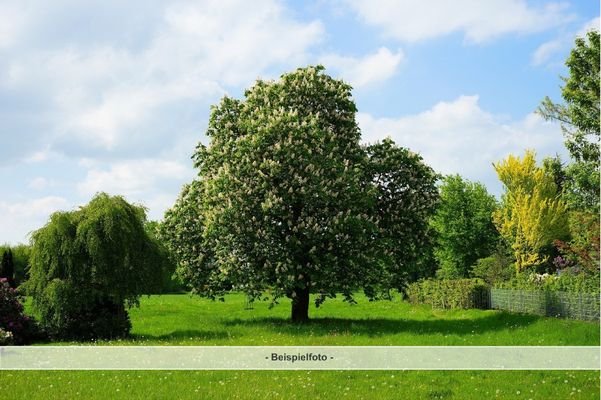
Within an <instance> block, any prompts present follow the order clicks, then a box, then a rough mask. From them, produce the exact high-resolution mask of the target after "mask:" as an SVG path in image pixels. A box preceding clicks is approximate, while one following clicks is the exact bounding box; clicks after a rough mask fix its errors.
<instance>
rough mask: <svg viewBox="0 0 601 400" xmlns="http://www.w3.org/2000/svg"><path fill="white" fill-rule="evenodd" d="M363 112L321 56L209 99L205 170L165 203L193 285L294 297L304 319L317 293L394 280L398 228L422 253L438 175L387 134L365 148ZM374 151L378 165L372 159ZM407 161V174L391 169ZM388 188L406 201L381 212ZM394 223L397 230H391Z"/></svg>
mask: <svg viewBox="0 0 601 400" xmlns="http://www.w3.org/2000/svg"><path fill="white" fill-rule="evenodd" d="M355 112H356V107H355V104H354V102H353V100H352V98H351V87H350V86H348V85H347V84H345V83H344V82H342V81H338V80H335V79H332V78H331V77H329V76H328V75H326V74H324V73H323V67H320V66H319V67H308V68H301V69H298V70H296V71H295V72H292V73H288V74H284V75H283V76H282V77H281V79H280V80H279V81H275V82H265V81H258V82H257V83H256V84H255V85H254V86H253V87H252V88H251V89H249V90H247V91H246V93H245V98H244V100H243V101H239V100H235V99H231V98H227V97H226V98H224V99H222V101H221V103H220V104H219V105H218V106H216V107H214V108H213V110H212V113H211V118H210V122H209V128H208V131H207V135H208V137H209V139H210V143H209V145H208V146H204V145H202V144H201V145H199V146H198V148H197V151H196V154H195V156H194V159H195V162H196V166H197V168H198V169H199V176H198V179H197V180H196V181H194V182H193V183H192V184H190V185H188V186H186V187H184V190H183V192H182V194H181V196H180V198H179V199H178V201H177V202H176V205H175V206H174V207H173V209H172V210H170V211H168V212H167V214H166V217H165V221H164V223H163V227H164V228H163V234H162V235H163V236H164V237H166V242H167V243H168V244H169V245H170V246H171V248H172V250H173V252H174V253H175V254H176V255H177V256H178V261H179V264H180V267H179V270H180V271H182V272H183V274H184V276H186V277H188V278H189V280H190V281H191V284H192V285H193V286H194V288H195V290H196V292H197V293H199V294H201V295H205V296H209V297H219V296H221V295H222V294H223V293H224V292H225V291H226V290H228V289H229V288H235V289H238V290H242V291H244V292H246V293H247V294H248V295H249V296H250V298H251V299H254V298H258V297H260V296H262V295H263V294H265V293H267V294H269V295H270V296H271V298H272V299H273V301H274V302H275V301H277V299H278V298H281V297H284V296H286V297H289V298H290V299H292V312H291V318H292V320H293V321H304V320H306V319H307V318H308V307H309V296H310V294H311V293H314V294H315V295H316V299H315V301H316V304H317V305H319V304H320V303H321V302H323V301H324V300H325V299H326V298H328V297H334V296H336V294H337V293H342V295H343V296H344V297H345V299H346V300H347V301H353V293H354V292H355V291H356V290H358V289H360V288H363V289H364V290H365V291H366V293H368V295H370V296H372V297H374V296H375V295H376V293H378V292H379V291H380V290H382V289H385V288H386V287H390V286H391V285H394V284H397V283H398V279H397V275H398V272H399V270H401V269H402V268H400V267H399V265H402V264H399V263H398V261H399V259H398V257H395V256H394V254H391V252H390V251H385V254H386V255H385V256H383V255H382V253H383V251H381V250H390V248H391V247H392V246H391V244H390V241H388V243H389V244H384V243H386V240H387V238H388V239H390V238H392V237H395V238H397V239H398V238H399V236H402V240H404V241H406V243H403V244H402V246H406V248H408V249H411V253H410V254H409V257H413V254H416V253H418V252H419V246H420V240H421V236H420V235H419V234H421V232H422V231H423V230H420V229H421V228H420V227H421V226H423V225H424V224H425V223H424V222H423V221H421V220H420V218H422V217H423V216H424V215H425V214H427V211H424V210H429V209H431V208H432V206H431V205H430V202H433V201H434V200H435V189H434V184H433V181H434V180H435V177H434V174H433V173H432V172H431V170H430V169H428V168H427V167H422V164H421V159H419V158H418V157H416V156H411V155H409V154H408V153H406V152H405V151H403V150H399V149H398V148H397V147H396V146H394V145H393V144H392V143H391V142H387V143H385V144H383V145H382V146H383V147H371V148H369V150H367V151H366V149H364V148H362V147H361V145H360V143H359V139H360V131H359V128H358V126H357V123H356V121H355ZM368 153H369V155H368ZM384 153H386V154H384ZM370 157H371V158H372V159H377V160H379V161H378V162H380V163H381V165H380V166H378V167H377V168H371V167H370V164H369V160H370ZM403 166H405V169H404V171H407V175H406V176H403V174H400V173H395V172H394V171H393V170H391V168H399V167H403ZM413 166H414V167H416V169H415V170H414V169H412V167H413ZM378 168H380V169H378ZM420 174H421V175H420ZM420 176H422V177H423V178H424V180H423V182H421V181H419V179H418V178H419V177H420ZM376 179H380V180H381V181H382V182H389V183H383V184H381V185H378V184H377V183H376V182H374V180H376ZM397 179H402V180H401V181H399V182H398V184H397V182H396V180H397ZM430 187H431V188H430ZM387 188H391V189H392V188H395V189H394V190H395V191H394V193H384V191H385V190H387ZM414 192H415V193H414ZM432 192H434V194H432ZM386 196H392V197H393V198H398V199H399V200H402V201H399V203H398V204H396V205H395V207H392V205H391V206H390V207H391V208H390V212H391V213H398V214H399V215H398V216H394V217H390V218H389V219H388V222H386V223H385V222H384V221H385V220H386V218H384V217H383V216H382V214H381V213H380V214H378V213H377V212H376V210H377V209H378V207H379V209H380V210H381V209H385V208H386V206H384V205H383V204H382V203H381V202H382V200H383V199H384V198H385V197H386ZM411 218H414V219H415V221H417V220H419V221H418V222H415V223H414V221H412V219H411ZM400 221H406V222H407V223H408V225H407V227H406V228H405V230H404V231H403V230H402V229H401V227H400V225H399V223H400ZM388 223H389V224H391V225H394V226H395V227H397V228H398V230H397V232H395V233H393V234H388V236H386V235H384V234H382V230H381V229H382V228H383V227H384V226H385V225H386V224H388ZM410 224H413V225H410ZM414 225H418V227H416V229H415V230H412V229H411V228H410V227H411V226H414ZM402 232H405V233H404V234H402ZM406 232H409V233H406ZM418 233H419V234H418ZM379 250H380V251H379Z"/></svg>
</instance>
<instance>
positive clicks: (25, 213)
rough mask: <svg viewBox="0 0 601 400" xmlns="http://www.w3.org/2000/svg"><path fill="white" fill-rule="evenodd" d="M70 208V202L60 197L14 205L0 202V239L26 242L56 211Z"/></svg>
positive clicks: (42, 198) (20, 202)
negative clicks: (29, 235) (0, 217)
mask: <svg viewBox="0 0 601 400" xmlns="http://www.w3.org/2000/svg"><path fill="white" fill-rule="evenodd" d="M69 208H70V204H69V202H68V201H67V200H66V199H64V198H62V197H58V196H47V197H41V198H37V199H32V200H25V201H17V202H13V203H9V202H4V201H0V216H2V223H1V224H0V238H6V239H9V240H12V241H13V242H14V243H16V242H25V241H27V239H28V234H29V233H30V232H32V231H33V230H35V229H38V228H41V227H42V226H43V225H44V224H45V223H46V222H47V221H48V218H49V217H50V214H52V213H53V212H55V211H58V210H66V209H69Z"/></svg>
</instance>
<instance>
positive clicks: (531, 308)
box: [489, 289, 600, 320]
mask: <svg viewBox="0 0 601 400" xmlns="http://www.w3.org/2000/svg"><path fill="white" fill-rule="evenodd" d="M489 296H490V297H489V304H490V308H492V309H497V310H505V311H512V312H521V313H527V314H535V315H544V316H550V317H562V318H571V319H581V320H599V307H600V304H599V295H598V294H592V293H571V292H555V291H542V290H540V291H535V290H516V289H490V291H489Z"/></svg>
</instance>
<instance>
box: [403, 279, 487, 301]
mask: <svg viewBox="0 0 601 400" xmlns="http://www.w3.org/2000/svg"><path fill="white" fill-rule="evenodd" d="M406 294H407V297H408V299H409V302H411V303H414V304H430V305H431V306H432V308H440V309H451V308H462V309H468V308H481V309H487V308H488V297H489V296H488V286H487V285H486V283H485V282H484V281H483V280H482V279H478V278H475V279H427V280H421V281H418V282H415V283H412V284H410V285H409V287H408V288H407V291H406Z"/></svg>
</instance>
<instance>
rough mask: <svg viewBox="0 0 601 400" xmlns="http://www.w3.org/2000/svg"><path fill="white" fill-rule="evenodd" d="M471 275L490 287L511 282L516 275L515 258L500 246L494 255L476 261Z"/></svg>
mask: <svg viewBox="0 0 601 400" xmlns="http://www.w3.org/2000/svg"><path fill="white" fill-rule="evenodd" d="M471 274H472V275H473V276H474V277H475V278H481V279H484V281H486V283H488V284H489V285H494V284H495V283H498V282H502V281H506V280H509V279H511V278H512V277H513V276H514V275H515V267H514V265H513V258H512V257H511V255H510V254H509V252H508V250H507V249H506V248H505V247H504V246H503V245H502V244H499V245H498V246H497V250H496V251H495V253H494V254H493V255H491V256H490V257H486V258H481V259H479V260H478V261H476V264H475V265H474V266H473V267H472V270H471Z"/></svg>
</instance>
